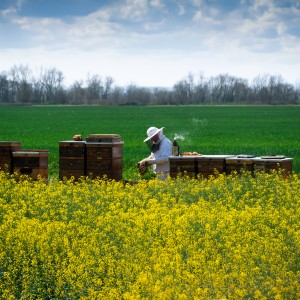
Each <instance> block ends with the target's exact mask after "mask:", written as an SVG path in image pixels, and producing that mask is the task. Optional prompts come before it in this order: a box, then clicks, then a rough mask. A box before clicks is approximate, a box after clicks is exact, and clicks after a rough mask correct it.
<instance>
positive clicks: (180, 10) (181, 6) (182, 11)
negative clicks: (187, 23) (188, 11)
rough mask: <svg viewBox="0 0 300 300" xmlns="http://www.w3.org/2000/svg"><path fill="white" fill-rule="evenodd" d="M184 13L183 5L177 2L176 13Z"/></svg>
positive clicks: (180, 14)
mask: <svg viewBox="0 0 300 300" xmlns="http://www.w3.org/2000/svg"><path fill="white" fill-rule="evenodd" d="M184 14H185V7H184V6H183V5H182V4H180V3H178V15H179V16H182V15H184Z"/></svg>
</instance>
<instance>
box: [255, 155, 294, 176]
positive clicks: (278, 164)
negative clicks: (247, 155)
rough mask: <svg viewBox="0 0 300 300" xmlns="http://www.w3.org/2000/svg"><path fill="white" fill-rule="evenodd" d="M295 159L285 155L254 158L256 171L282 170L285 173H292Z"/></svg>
mask: <svg viewBox="0 0 300 300" xmlns="http://www.w3.org/2000/svg"><path fill="white" fill-rule="evenodd" d="M292 164H293V159H292V158H287V157H284V156H262V157H256V158H254V159H253V169H254V172H266V173H270V172H272V171H273V170H275V171H282V172H283V174H284V175H290V174H291V173H292Z"/></svg>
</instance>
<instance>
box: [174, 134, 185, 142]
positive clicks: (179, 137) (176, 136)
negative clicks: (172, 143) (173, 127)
mask: <svg viewBox="0 0 300 300" xmlns="http://www.w3.org/2000/svg"><path fill="white" fill-rule="evenodd" d="M174 140H177V141H184V140H185V136H183V135H182V134H178V133H175V136H174Z"/></svg>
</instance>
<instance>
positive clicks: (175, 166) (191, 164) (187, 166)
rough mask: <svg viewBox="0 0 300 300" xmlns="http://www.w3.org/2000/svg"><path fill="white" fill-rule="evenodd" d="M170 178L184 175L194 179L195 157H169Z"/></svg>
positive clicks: (196, 170)
mask: <svg viewBox="0 0 300 300" xmlns="http://www.w3.org/2000/svg"><path fill="white" fill-rule="evenodd" d="M169 162H170V177H171V178H176V177H177V176H178V175H185V176H188V177H191V178H196V177H197V174H198V161H197V156H170V157H169Z"/></svg>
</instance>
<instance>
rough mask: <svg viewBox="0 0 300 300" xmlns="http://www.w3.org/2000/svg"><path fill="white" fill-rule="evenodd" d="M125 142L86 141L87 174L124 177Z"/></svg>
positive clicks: (90, 175) (118, 178) (119, 178)
mask: <svg viewBox="0 0 300 300" xmlns="http://www.w3.org/2000/svg"><path fill="white" fill-rule="evenodd" d="M122 153H123V142H112V143H110V142H97V143H95V142H86V174H87V176H89V177H91V178H96V177H103V176H106V177H107V178H110V179H115V180H121V179H122Z"/></svg>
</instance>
